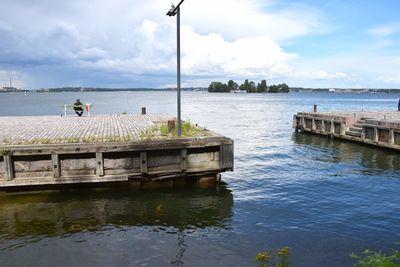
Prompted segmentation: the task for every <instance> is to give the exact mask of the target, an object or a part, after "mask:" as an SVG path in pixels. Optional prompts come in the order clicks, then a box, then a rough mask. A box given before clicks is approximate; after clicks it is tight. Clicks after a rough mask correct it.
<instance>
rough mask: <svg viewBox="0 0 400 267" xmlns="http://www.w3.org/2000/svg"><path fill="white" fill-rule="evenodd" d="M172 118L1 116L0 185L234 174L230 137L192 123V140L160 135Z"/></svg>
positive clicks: (143, 180) (139, 181)
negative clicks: (193, 130) (194, 130)
mask: <svg viewBox="0 0 400 267" xmlns="http://www.w3.org/2000/svg"><path fill="white" fill-rule="evenodd" d="M171 120H172V118H171V117H169V116H168V115H166V114H146V115H141V114H133V115H131V114H121V115H96V116H91V117H77V116H76V117H60V116H31V117H29V116H26V117H0V188H1V187H20V186H33V185H58V184H71V183H95V182H117V181H125V182H126V181H129V182H132V183H137V184H143V183H147V182H149V181H161V180H167V179H169V180H174V179H176V178H184V177H189V176H190V177H198V179H199V180H205V181H209V180H215V179H218V177H219V173H221V172H224V171H227V170H233V141H232V140H231V139H229V138H227V137H224V136H221V135H219V134H216V133H214V132H212V131H209V130H207V129H203V128H200V127H195V126H193V127H195V128H199V129H200V130H199V131H198V132H196V134H192V135H190V136H182V137H176V136H166V137H165V136H161V135H157V131H159V128H160V127H162V125H167V124H168V121H169V122H171ZM168 125H169V124H168ZM165 127H167V126H165ZM168 127H169V126H168ZM149 133H150V135H149Z"/></svg>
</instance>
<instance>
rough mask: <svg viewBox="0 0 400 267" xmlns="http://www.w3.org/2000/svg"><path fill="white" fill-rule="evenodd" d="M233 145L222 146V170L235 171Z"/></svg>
mask: <svg viewBox="0 0 400 267" xmlns="http://www.w3.org/2000/svg"><path fill="white" fill-rule="evenodd" d="M233 158H234V157H233V144H230V145H221V146H220V150H219V167H220V169H231V170H233V160H234V159H233Z"/></svg>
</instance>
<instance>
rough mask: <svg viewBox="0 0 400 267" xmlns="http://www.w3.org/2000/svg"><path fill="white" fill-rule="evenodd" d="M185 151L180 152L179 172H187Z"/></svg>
mask: <svg viewBox="0 0 400 267" xmlns="http://www.w3.org/2000/svg"><path fill="white" fill-rule="evenodd" d="M187 166H188V164H187V149H182V150H181V171H182V172H186V170H187Z"/></svg>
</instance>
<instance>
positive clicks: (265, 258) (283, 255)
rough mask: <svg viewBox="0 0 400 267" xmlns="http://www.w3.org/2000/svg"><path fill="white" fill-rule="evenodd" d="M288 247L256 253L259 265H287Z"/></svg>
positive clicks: (287, 266)
mask: <svg viewBox="0 0 400 267" xmlns="http://www.w3.org/2000/svg"><path fill="white" fill-rule="evenodd" d="M289 257H290V248H289V247H283V248H280V249H277V250H266V251H263V252H260V253H258V254H257V255H256V261H257V263H258V264H259V266H260V267H289V266H290V261H289Z"/></svg>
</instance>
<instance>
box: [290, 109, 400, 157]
mask: <svg viewBox="0 0 400 267" xmlns="http://www.w3.org/2000/svg"><path fill="white" fill-rule="evenodd" d="M314 110H315V111H314V112H298V113H297V114H296V115H294V116H293V128H295V129H296V132H297V131H302V132H307V133H312V134H318V135H325V136H329V137H332V138H340V139H345V140H350V141H355V142H360V143H365V144H369V145H374V146H379V147H384V148H391V149H396V150H400V112H398V111H387V112H385V111H379V112H368V111H354V112H353V111H337V112H335V111H332V112H317V111H316V107H314Z"/></svg>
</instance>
